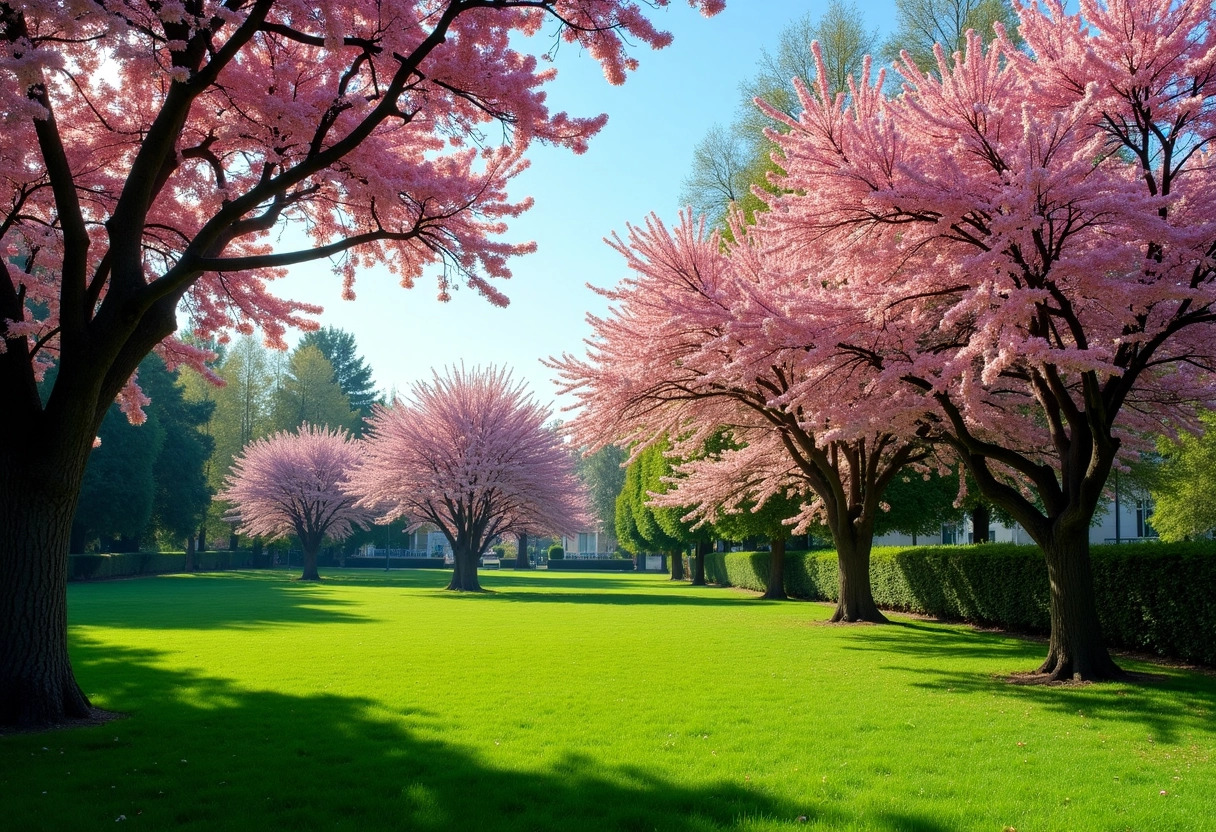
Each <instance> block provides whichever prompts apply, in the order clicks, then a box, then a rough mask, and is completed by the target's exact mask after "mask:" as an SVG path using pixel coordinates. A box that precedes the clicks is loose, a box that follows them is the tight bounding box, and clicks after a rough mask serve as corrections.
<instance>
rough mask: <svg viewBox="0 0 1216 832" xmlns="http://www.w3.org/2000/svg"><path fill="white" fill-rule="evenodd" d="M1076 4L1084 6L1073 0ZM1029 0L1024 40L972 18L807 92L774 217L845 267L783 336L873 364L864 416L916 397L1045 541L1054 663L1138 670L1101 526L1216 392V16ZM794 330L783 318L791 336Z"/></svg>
mask: <svg viewBox="0 0 1216 832" xmlns="http://www.w3.org/2000/svg"><path fill="white" fill-rule="evenodd" d="M1070 5H1071V4H1070ZM1078 5H1079V11H1078V13H1076V14H1069V13H1067V12H1066V10H1065V8H1064V6H1063V4H1062V3H1061V2H1059V0H1041V2H1037V3H1033V4H1019V5H1018V11H1019V15H1020V27H1019V34H1020V36H1021V37H1022V38H1024V40H1025V48H1024V49H1019V48H1016V47H1015V46H1014V44H1013V43H1011V42H1010V40H1009V37H1008V35H1007V33H1006V32H1005V31H1004V30H1003V29H1002V28H1001V27H999V26H998V27H997V29H996V34H997V38H996V40H995V42H993V43H992V44H991V45H990V46H988V47H987V48H985V46H984V44H983V42H982V41H981V39H980V38H979V36H978V35H976V34H975V33H972V34H971V35H970V36H969V38H968V40H967V46H966V50H965V51H964V52H962V53H960V54H958V55H956V57H955V58H954V59H950V58H948V57H947V55H946V54H945V52H944V51H943V50H941V49H939V50H938V52H937V67H935V68H934V71H933V72H926V71H925V68H923V67H919V66H916V65H915V64H914V63H912V62H911V61H910V60H905V61H904V62H903V63H902V65H901V66H900V67H899V72H900V73H901V74H902V76H903V79H904V87H903V91H902V92H901V93H899V94H898V95H889V94H884V91H883V78H882V75H881V74H880V75H879V76H878V78H877V79H876V80H873V81H872V79H871V78H870V77H869V73H868V72H867V73H866V75H865V77H863V78H861V79H860V80H858V81H857V82H856V83H855V84H854V85H853V86H852V88H851V90H850V95H849V96H847V97H840V96H833V95H831V93H830V91H829V90H828V89H827V88H826V87H824V86H823V85H820V86H819V87H817V88H812V89H808V88H806V87H804V86H802V85H798V86H797V91H798V96H799V99H800V102H801V114H800V117H799V118H798V119H797V120H795V119H791V118H788V117H784V118H783V117H781V116H780V114H779V113H778V112H777V111H776V110H775V109H773V108H769V112H770V113H771V114H773V117H774V118H783V121H784V125H785V127H786V128H787V130H788V132H785V133H782V134H780V135H776V134H774V138H775V140H776V141H777V142H778V143H779V145H780V146H781V151H782V153H783V155H784V159H785V162H784V164H783V167H784V168H785V170H786V171H787V172H788V176H787V177H786V179H785V180H784V181H783V182H782V183H780V184H781V185H782V187H783V190H784V193H783V194H782V195H780V196H778V197H775V198H771V200H770V202H771V204H770V208H771V211H770V212H769V213H768V215H767V216H765V217H764V218H763V219H762V221H761V224H762V225H765V226H766V231H765V233H766V234H768V235H770V237H769V239H770V240H772V239H775V240H777V241H778V242H774V243H773V245H774V246H776V247H778V248H780V247H784V249H785V250H786V251H788V252H790V253H791V256H793V255H794V254H796V255H797V256H798V257H801V258H802V259H803V260H804V263H805V265H804V268H803V275H804V276H807V277H814V278H815V279H823V278H824V277H825V276H826V278H827V279H828V280H830V281H831V283H832V287H833V292H832V295H831V305H830V307H828V306H826V305H825V304H824V303H823V300H824V298H823V297H815V296H813V295H811V294H808V293H806V292H805V291H803V289H802V288H801V287H800V286H799V285H798V284H797V281H796V280H794V281H790V283H789V284H788V292H787V294H786V296H785V298H784V301H783V302H775V303H774V305H773V309H774V310H776V311H777V314H775V315H774V316H771V318H770V320H769V331H770V332H772V333H774V337H776V338H777V339H778V340H779V341H780V342H781V343H783V344H785V345H786V346H789V347H791V348H799V349H800V350H801V353H800V354H805V355H807V356H808V357H810V358H811V360H814V361H815V362H817V363H818V364H820V365H821V366H823V367H825V368H835V369H836V370H843V369H851V371H852V372H855V373H856V374H857V375H858V377H859V379H864V382H863V383H864V385H865V386H866V389H867V399H866V402H868V403H863V404H860V405H859V406H858V407H857V408H856V409H855V411H854V415H855V417H856V419H858V420H869V419H873V418H874V417H875V416H876V415H878V414H881V413H883V412H884V411H885V410H886V409H887V408H888V407H889V402H890V401H891V400H892V399H893V398H899V397H903V396H904V395H905V394H906V392H907V391H909V390H912V391H917V392H918V394H919V395H920V396H921V398H922V409H923V413H922V415H921V417H920V418H919V420H918V421H919V424H920V427H921V429H922V430H923V431H924V432H925V434H926V436H927V437H928V438H930V439H934V440H936V441H938V442H940V443H942V444H944V445H946V446H948V447H950V448H951V449H953V451H954V452H955V453H956V454H957V455H958V456H959V458H960V459H961V460H962V461H963V462H964V463H965V464H966V466H967V467H968V469H969V470H970V471H971V473H972V475H973V477H974V480H975V482H976V484H977V487H978V489H979V490H980V491H981V492H982V494H983V496H984V497H985V498H987V499H989V500H990V501H992V502H993V503H995V504H996V505H998V506H1000V507H1001V508H1003V509H1004V510H1005V511H1006V512H1008V514H1009V515H1011V516H1012V517H1013V518H1014V519H1015V520H1016V521H1017V522H1018V523H1019V524H1021V526H1022V527H1023V528H1025V529H1026V531H1027V532H1028V533H1029V534H1030V535H1031V537H1032V538H1033V539H1034V540H1035V541H1036V542H1037V543H1038V544H1039V546H1040V547H1041V548H1042V549H1043V552H1044V554H1045V558H1046V562H1047V569H1048V573H1049V576H1050V586H1051V639H1050V643H1049V646H1048V655H1047V658H1046V660H1045V661H1044V663H1043V665H1042V666H1041V668H1040V669H1039V673H1040V674H1041V678H1043V679H1048V680H1054V679H1102V678H1109V677H1112V676H1116V675H1118V674H1119V672H1120V671H1119V669H1118V668H1117V666H1116V665H1115V664H1114V662H1113V661H1112V660H1111V658H1110V656H1109V654H1108V653H1107V650H1106V648H1105V645H1104V642H1103V639H1102V634H1101V629H1100V626H1099V622H1098V617H1097V612H1096V609H1095V607H1094V601H1093V594H1092V578H1091V567H1090V556H1089V547H1088V532H1089V526H1090V521H1091V519H1092V517H1093V514H1094V510H1095V507H1096V506H1097V505H1098V503H1099V500H1100V499H1101V497H1102V495H1103V490H1104V488H1105V484H1106V481H1107V477H1108V475H1109V474H1110V471H1111V469H1112V467H1115V466H1119V465H1122V464H1124V463H1123V460H1126V459H1128V458H1131V457H1134V456H1135V455H1136V453H1137V451H1138V450H1140V449H1141V448H1144V447H1145V444H1144V440H1143V437H1145V436H1148V435H1152V434H1154V433H1159V432H1162V431H1164V432H1167V433H1169V432H1173V431H1176V430H1179V429H1184V428H1193V427H1194V426H1195V413H1196V411H1197V410H1202V409H1205V408H1210V407H1212V406H1213V404H1216V379H1214V376H1213V370H1214V369H1216V330H1214V329H1213V326H1212V324H1213V322H1214V321H1216V307H1214V306H1213V304H1214V303H1216V280H1214V277H1216V181H1214V180H1216V167H1214V166H1213V164H1212V162H1213V158H1212V153H1213V148H1212V141H1213V139H1216V11H1213V7H1212V4H1210V3H1197V2H1172V0H1106V2H1097V0H1080V2H1079V4H1078ZM777 333H780V334H777Z"/></svg>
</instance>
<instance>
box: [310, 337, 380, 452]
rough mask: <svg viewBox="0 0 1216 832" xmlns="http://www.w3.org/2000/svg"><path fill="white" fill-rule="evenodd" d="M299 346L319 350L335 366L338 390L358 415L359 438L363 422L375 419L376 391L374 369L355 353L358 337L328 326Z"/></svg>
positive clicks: (356, 431)
mask: <svg viewBox="0 0 1216 832" xmlns="http://www.w3.org/2000/svg"><path fill="white" fill-rule="evenodd" d="M300 346H302V347H303V346H313V347H316V348H317V349H319V350H320V351H321V354H322V355H324V356H325V357H326V358H327V359H328V360H329V363H330V364H332V365H333V368H334V378H335V379H336V380H337V382H338V386H339V387H341V388H342V392H343V393H345V394H346V398H347V399H349V400H350V407H351V409H352V410H354V411H355V412H356V413H358V414H359V419H360V421H359V422H357V423H355V425H353V426H352V430H353V432H354V434H355V435H356V436H358V435H359V434H360V433H361V431H362V427H363V422H362V420H363V419H366V418H367V417H368V416H371V415H372V406H373V405H374V404H376V388H375V386H374V385H373V384H372V368H371V367H369V366H368V365H367V362H366V361H364V360H363V357H362V356H361V355H359V354H358V353H357V352H356V351H355V336H354V335H353V334H351V333H349V332H347V331H346V330H343V329H338V328H337V327H332V326H327V327H325V328H323V329H319V330H317V331H316V332H310V333H308V334H307V335H305V336H304V338H303V339H301V341H300Z"/></svg>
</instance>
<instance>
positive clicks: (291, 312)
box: [0, 0, 723, 724]
mask: <svg viewBox="0 0 1216 832" xmlns="http://www.w3.org/2000/svg"><path fill="white" fill-rule="evenodd" d="M668 2H669V0H652V2H650V3H649V5H650V6H666V5H668ZM689 2H691V3H692V5H693V6H695V7H698V8H700V9H701V10H702V11H703V12H704V13H706V14H712V13H714V12H716V11H718V10H720V9H721V8H722V6H723V0H689ZM542 31H543V32H544V33H545V34H551V35H553V36H554V37H556V38H557V40H552V41H550V40H547V39H546V38H545V37H543V36H542V37H540V38H539V40H540V41H543V44H542V45H541V46H540V49H545V48H547V47H549V46H553V47H555V46H556V44H557V43H559V42H562V41H564V42H567V43H571V44H575V45H576V46H577V47H578V48H579V49H582V50H585V51H586V52H587V53H588V54H589V55H590V56H591V57H593V58H594V59H595V60H597V61H598V62H599V63H600V64H601V65H602V66H603V69H604V74H605V75H606V77H607V79H608V81H610V82H611V83H620V82H621V81H623V80H624V78H625V75H626V73H627V72H628V71H629V70H631V69H633V68H634V67H635V66H636V63H637V61H636V58H634V57H631V56H630V54H629V53H628V52H627V50H626V48H625V43H626V41H627V40H631V41H633V42H635V43H641V44H644V45H649V46H652V47H656V48H658V47H662V46H664V45H666V44H667V43H668V41H669V40H670V36H669V35H667V34H666V33H664V32H661V31H659V30H657V29H656V28H655V27H654V26H653V24H652V22H651V21H650V19H649V17H648V16H647V14H646V13H645V12H644V11H643V10H642V9H641V8H639V6H638V5H637V4H635V3H634V2H630V0H349V2H343V3H321V4H319V5H317V4H309V3H301V2H297V0H181V2H168V3H164V2H148V1H147V0H124V1H123V2H119V0H80V2H71V3H60V2H51V0H0V44H2V46H0V114H2V117H3V120H4V141H3V142H0V181H2V182H3V185H2V186H0V187H2V191H0V329H2V330H3V340H2V341H0V391H3V401H4V406H3V409H2V410H0V412H2V413H3V417H2V418H3V426H4V431H3V434H4V437H5V438H4V440H3V441H2V442H0V535H2V538H0V540H2V544H0V571H2V572H3V575H4V581H3V584H2V585H0V723H3V724H10V723H17V722H19V723H40V724H48V723H54V722H58V721H61V720H63V719H65V718H73V717H82V716H87V715H88V714H89V712H90V710H89V704H88V701H87V699H86V698H85V696H84V695H83V694H82V693H81V691H80V688H79V686H78V685H77V684H76V682H75V678H74V676H73V674H72V670H71V665H70V662H69V660H68V653H67V616H66V575H67V567H66V555H67V541H68V537H69V530H70V525H71V518H72V514H73V510H74V508H75V503H76V499H77V494H78V492H79V485H80V480H81V476H82V472H83V470H84V463H85V459H86V458H87V456H88V453H89V450H90V448H91V446H92V442H93V437H94V436H95V434H96V431H97V427H98V425H99V424H100V422H101V419H102V417H103V416H104V415H105V412H106V409H107V408H108V407H109V405H110V403H111V402H112V401H114V400H115V398H117V399H118V400H119V402H120V403H122V405H123V407H124V409H125V410H126V411H127V412H128V413H129V414H131V415H132V416H133V418H135V419H136V420H138V419H140V418H141V417H140V415H139V406H140V401H141V394H140V393H139V392H138V389H137V387H136V386H135V383H134V380H133V379H132V374H133V372H134V370H135V368H136V366H137V365H138V364H139V362H140V360H141V359H142V358H143V357H144V356H145V355H147V354H148V352H149V351H151V350H153V349H157V350H158V351H159V352H160V353H161V355H162V356H163V357H164V358H165V359H166V361H167V362H168V363H169V364H170V365H171V366H172V365H174V364H179V363H188V364H192V365H194V366H197V367H200V368H201V367H202V360H203V359H204V358H205V357H206V356H207V353H205V352H204V351H202V350H199V349H196V348H193V347H190V346H187V345H186V344H184V343H182V342H179V341H175V340H173V339H172V338H171V336H172V334H173V333H174V331H175V329H176V326H177V320H176V316H177V312H178V311H179V310H182V309H184V310H185V311H186V312H188V313H189V315H190V317H191V319H192V321H193V323H194V325H195V327H196V328H197V329H198V331H199V334H200V336H201V337H202V338H203V339H204V342H205V339H207V338H208V337H210V336H212V335H215V334H218V333H222V332H224V331H225V330H227V329H228V328H230V327H235V328H236V329H237V330H239V331H241V332H249V331H252V329H253V328H254V327H255V326H260V327H261V328H262V330H263V331H264V332H265V333H266V334H267V336H268V337H269V339H270V341H272V342H275V343H276V344H278V345H279V346H282V340H281V339H282V334H283V331H284V327H285V326H301V327H303V328H310V327H312V326H314V325H313V324H311V323H309V321H308V319H307V316H308V315H309V314H311V313H315V312H317V311H319V310H317V309H316V308H314V307H310V306H306V305H303V304H299V303H293V302H290V301H286V300H282V299H280V298H277V297H275V296H274V295H273V294H271V292H270V291H269V288H268V283H269V281H271V280H272V279H273V278H276V277H279V276H280V275H282V274H283V270H284V269H285V268H286V267H288V266H291V265H293V264H297V263H301V262H304V261H309V260H316V259H330V260H331V261H332V263H333V265H334V268H335V270H336V271H337V272H338V274H339V275H340V276H341V281H342V284H343V291H344V293H345V294H346V295H348V296H349V295H352V294H353V292H354V279H355V274H356V271H357V269H358V268H360V267H363V266H368V265H371V264H374V263H381V264H384V265H385V266H387V267H388V269H389V270H390V271H392V272H394V273H396V274H397V275H398V277H399V279H400V281H401V283H402V284H403V286H405V287H407V288H408V287H410V286H412V285H413V284H414V283H415V282H416V281H417V280H418V279H420V278H421V277H422V276H423V275H424V274H426V273H428V272H429V273H433V274H437V276H438V281H439V296H440V298H441V299H446V298H447V297H448V296H449V293H450V291H451V289H452V287H453V286H454V285H455V284H456V283H457V282H464V283H465V284H467V285H468V286H469V287H471V288H472V289H473V290H474V291H476V292H478V293H480V294H482V295H483V296H485V297H486V298H487V299H488V300H490V301H491V302H493V303H499V304H502V303H505V302H506V298H505V297H504V295H503V294H502V293H501V292H500V291H499V290H498V289H497V288H495V286H494V285H493V282H494V281H497V280H502V279H505V278H507V277H509V275H510V272H509V269H508V265H507V264H508V261H509V259H510V258H511V257H513V256H515V255H518V254H523V253H525V252H528V251H531V250H532V245H531V244H530V243H515V242H506V241H503V240H502V239H500V235H501V234H502V233H503V232H504V231H505V229H506V222H507V221H508V220H510V219H511V218H512V217H515V216H517V215H518V214H519V213H520V212H522V211H524V210H525V209H526V208H527V207H528V206H529V204H530V203H529V201H528V200H527V199H515V200H513V199H511V198H510V197H509V196H508V193H507V185H508V183H509V182H510V180H511V179H512V178H513V177H514V176H515V175H516V174H518V173H519V172H520V171H521V170H523V169H524V167H525V166H526V165H527V160H526V156H525V154H526V152H527V150H528V148H529V146H530V145H531V144H532V143H533V142H542V143H547V144H551V145H557V146H561V147H567V148H569V149H571V150H573V151H574V152H581V151H582V150H583V149H584V148H585V147H586V145H587V141H588V139H589V138H590V137H591V136H592V135H593V134H595V133H596V132H597V131H598V130H599V129H600V128H601V127H602V126H603V124H604V119H605V117H604V116H597V117H591V118H581V117H574V116H570V115H567V114H566V113H554V112H551V111H550V110H549V109H548V107H547V105H546V103H545V92H544V86H545V84H546V83H548V82H549V81H550V80H552V79H553V77H554V76H555V74H556V73H555V71H554V70H553V69H551V68H545V67H543V66H542V64H541V62H540V61H539V60H538V57H537V56H536V55H534V54H529V52H528V51H527V50H528V49H529V48H532V47H533V44H534V43H537V41H535V40H529V39H528V37H527V36H529V35H541V33H542ZM500 137H501V140H499V139H500ZM288 224H293V225H294V227H296V228H299V229H300V231H301V233H302V234H306V235H307V236H308V240H307V241H306V242H305V243H302V244H298V245H295V246H293V245H290V243H291V240H292V238H291V236H290V235H287V236H284V235H282V234H280V233H279V232H281V231H282V230H284V229H285V228H286V227H287V225H288ZM51 364H56V365H57V366H58V374H57V375H56V377H55V380H54V383H53V385H51V387H50V389H49V390H48V391H45V393H44V394H42V395H40V392H39V389H38V382H39V380H40V379H41V378H42V375H43V373H44V371H45V370H46V369H47V367H48V366H49V365H51ZM44 396H45V398H44Z"/></svg>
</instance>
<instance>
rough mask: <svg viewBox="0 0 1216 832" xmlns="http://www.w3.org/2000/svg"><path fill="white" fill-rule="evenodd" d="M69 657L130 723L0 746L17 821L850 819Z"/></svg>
mask: <svg viewBox="0 0 1216 832" xmlns="http://www.w3.org/2000/svg"><path fill="white" fill-rule="evenodd" d="M74 648H75V650H74V652H75V653H76V656H77V669H78V673H79V676H80V677H81V679H82V681H84V683H85V685H86V687H88V688H89V689H92V690H105V691H106V704H107V705H108V706H110V707H113V708H116V709H119V710H125V711H128V712H129V718H128V719H125V720H122V721H120V722H114V723H110V724H108V725H104V726H99V727H94V728H87V729H81V730H77V731H67V732H58V733H55V734H53V735H48V734H43V735H37V736H16V737H8V738H4V739H3V740H2V741H0V761H5V758H6V757H11V759H9V760H7V761H6V762H7V764H6V765H5V767H4V770H5V774H4V775H3V781H4V785H3V793H4V794H5V807H6V808H5V819H6V824H9V828H13V829H22V830H40V829H47V830H53V829H86V828H99V827H102V826H107V825H108V826H112V825H113V823H114V822H115V820H116V819H118V820H123V819H126V820H131V821H136V820H137V821H139V825H140V826H141V827H142V828H146V829H176V830H200V832H201V830H207V832H214V831H215V830H248V829H301V830H309V829H327V830H332V829H339V830H360V831H361V832H366V831H367V830H379V829H393V830H399V829H418V830H449V829H450V830H464V829H469V830H474V829H487V830H504V832H513V831H514V830H519V831H520V832H523V830H551V829H552V830H566V829H595V830H639V831H640V830H652V829H663V830H672V832H708V830H732V829H740V828H744V827H746V826H747V825H748V824H749V823H752V822H754V821H757V820H761V819H771V820H776V821H778V822H782V823H788V824H793V823H794V821H795V819H796V818H797V817H798V816H799V815H808V814H809V815H810V819H811V820H823V821H825V822H826V823H830V824H832V825H835V824H838V823H840V822H843V821H844V820H845V818H844V817H843V816H841V815H832V816H823V815H815V814H814V813H813V812H808V809H807V808H805V807H799V806H793V805H790V804H789V803H787V802H784V801H782V800H780V799H777V798H774V797H772V796H770V795H767V794H765V793H763V792H762V791H760V790H758V789H753V788H751V787H748V786H747V785H746V784H744V783H740V782H727V781H716V782H708V783H699V784H694V785H688V784H687V782H675V781H672V780H671V779H670V778H669V777H668V776H667V775H666V774H665V773H664V772H662V771H659V770H650V769H647V768H643V767H640V766H623V767H614V766H608V765H604V764H602V763H601V762H599V761H597V760H596V759H594V758H592V757H588V756H579V755H573V754H572V755H566V756H565V757H564V758H560V759H559V760H558V762H557V763H556V764H555V765H551V766H549V767H547V768H538V769H534V770H510V769H506V768H500V767H495V766H494V765H493V764H492V762H490V760H491V759H492V754H493V748H492V747H491V748H487V749H470V748H465V747H460V746H456V745H452V744H448V743H444V742H442V741H438V740H436V739H433V737H434V736H436V734H437V729H442V727H443V726H442V725H441V724H439V717H438V716H437V715H436V714H435V713H434V712H432V711H430V710H428V709H427V708H426V707H425V705H424V706H422V707H418V706H417V705H418V703H411V702H402V703H401V708H400V709H399V710H398V709H396V708H394V709H393V710H392V712H390V711H388V710H387V709H386V708H385V706H384V703H382V702H378V701H371V700H366V699H360V698H351V697H343V696H337V695H332V694H317V695H312V696H292V695H286V694H282V693H278V692H274V691H250V690H244V689H240V688H239V687H236V686H234V685H233V684H232V683H231V682H229V681H227V680H224V679H219V678H213V677H209V676H204V675H201V674H197V673H189V672H180V671H168V670H165V669H163V668H161V667H158V666H157V664H158V662H160V661H162V657H161V656H160V655H159V653H158V652H157V651H153V650H135V649H126V650H123V649H115V648H114V647H113V646H110V645H102V644H99V643H90V642H89V641H88V640H85V639H78V640H77V643H76V644H75V645H74ZM187 691H188V694H186V693H183V692H187ZM424 733H425V734H426V736H424ZM543 739H544V738H537V741H538V742H540V741H541V740H543ZM486 745H487V746H488V745H489V741H488V738H487V742H486ZM56 752H62V753H56ZM16 761H23V762H21V763H20V764H19V765H16V764H13V763H15V762H16ZM67 772H70V773H67ZM896 828H899V827H897V826H894V825H892V826H891V829H896ZM918 828H928V827H918Z"/></svg>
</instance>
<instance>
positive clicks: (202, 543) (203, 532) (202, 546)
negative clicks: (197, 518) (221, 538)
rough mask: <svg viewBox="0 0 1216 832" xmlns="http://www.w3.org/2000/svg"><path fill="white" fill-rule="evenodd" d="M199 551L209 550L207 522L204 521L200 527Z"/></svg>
mask: <svg viewBox="0 0 1216 832" xmlns="http://www.w3.org/2000/svg"><path fill="white" fill-rule="evenodd" d="M198 551H200V552H205V551H207V524H206V523H202V524H200V525H199V527H198Z"/></svg>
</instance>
